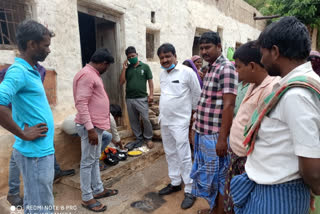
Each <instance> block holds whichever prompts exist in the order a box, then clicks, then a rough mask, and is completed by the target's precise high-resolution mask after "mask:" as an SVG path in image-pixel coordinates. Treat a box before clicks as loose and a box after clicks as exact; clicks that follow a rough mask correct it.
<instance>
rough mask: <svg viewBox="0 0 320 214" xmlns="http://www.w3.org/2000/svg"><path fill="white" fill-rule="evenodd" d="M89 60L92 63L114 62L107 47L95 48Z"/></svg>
mask: <svg viewBox="0 0 320 214" xmlns="http://www.w3.org/2000/svg"><path fill="white" fill-rule="evenodd" d="M90 62H93V63H103V62H107V63H108V64H112V63H114V58H113V56H112V55H111V53H110V52H109V50H108V49H107V48H100V49H97V50H96V51H95V52H94V54H93V55H92V56H91V59H90Z"/></svg>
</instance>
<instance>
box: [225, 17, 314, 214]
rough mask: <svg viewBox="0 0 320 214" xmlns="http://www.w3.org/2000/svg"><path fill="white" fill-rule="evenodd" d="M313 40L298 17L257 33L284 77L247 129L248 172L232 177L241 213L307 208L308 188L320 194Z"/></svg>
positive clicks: (277, 213) (300, 212) (272, 66)
mask: <svg viewBox="0 0 320 214" xmlns="http://www.w3.org/2000/svg"><path fill="white" fill-rule="evenodd" d="M310 43H311V42H310V35H309V32H308V30H307V28H306V26H305V25H304V24H303V23H301V22H300V21H299V20H298V19H296V18H295V17H284V18H282V19H281V20H280V21H278V22H275V23H273V24H271V25H269V26H268V27H267V28H266V29H265V30H264V31H263V32H262V33H261V34H260V36H259V39H258V45H259V46H260V51H261V53H262V58H261V63H262V64H263V65H264V67H265V69H266V70H267V71H268V73H269V75H270V76H280V77H281V78H282V79H281V80H280V82H279V83H277V84H275V85H274V88H273V93H271V94H270V95H269V96H268V97H267V98H266V99H265V101H264V103H263V104H262V105H260V106H259V108H258V109H257V110H256V112H255V113H254V114H253V116H252V118H251V122H250V123H249V124H248V125H247V129H246V130H245V133H244V134H245V136H246V138H245V140H244V145H246V146H247V156H248V158H247V162H246V165H245V171H246V173H245V174H242V175H238V176H235V177H234V178H233V179H232V180H231V195H232V198H233V201H234V204H235V208H234V209H235V213H237V214H238V213H241V214H246V213H248V214H249V213H255V214H270V213H273V214H287V213H290V214H308V213H309V208H310V192H311V191H312V192H314V193H315V194H317V195H319V194H320V140H319V134H320V133H319V132H320V116H319V115H320V99H319V98H320V78H319V76H318V75H317V74H316V73H315V72H314V71H313V70H312V66H311V63H310V62H307V57H308V56H309V53H310ZM310 190H311V191H310Z"/></svg>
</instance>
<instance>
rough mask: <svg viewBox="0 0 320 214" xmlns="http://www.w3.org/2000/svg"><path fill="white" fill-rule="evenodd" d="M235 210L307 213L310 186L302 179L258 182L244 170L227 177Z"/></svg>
mask: <svg viewBox="0 0 320 214" xmlns="http://www.w3.org/2000/svg"><path fill="white" fill-rule="evenodd" d="M230 187H231V195H232V198H233V202H234V211H235V213H236V214H253V213H254V214H271V213H272V214H308V213H309V208H310V189H309V188H308V187H307V186H306V184H305V183H304V182H303V180H302V179H297V180H293V181H289V182H286V183H282V184H274V185H261V184H257V183H255V182H254V181H251V180H250V179H249V178H248V175H247V174H246V173H244V174H242V175H238V176H235V177H234V178H233V179H232V180H231V186H230Z"/></svg>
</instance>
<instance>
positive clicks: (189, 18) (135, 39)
mask: <svg viewBox="0 0 320 214" xmlns="http://www.w3.org/2000/svg"><path fill="white" fill-rule="evenodd" d="M27 2H28V4H29V6H30V10H31V17H32V18H33V19H35V20H37V21H39V22H40V23H42V24H44V25H46V26H47V27H48V28H49V29H51V30H52V31H54V33H55V35H56V36H55V37H54V38H52V40H51V46H50V48H51V54H50V55H49V56H48V58H47V59H46V61H45V62H44V63H42V65H43V66H44V67H45V68H47V69H48V70H52V71H54V72H55V78H56V82H55V83H53V84H56V97H54V95H52V94H51V95H52V97H54V99H55V105H52V110H53V114H54V119H55V125H56V135H55V145H56V154H57V159H58V161H59V162H60V163H61V165H62V167H63V168H65V167H68V166H71V165H75V164H77V163H78V162H79V158H80V147H79V142H78V140H77V139H74V138H71V137H69V136H67V135H65V134H64V133H63V132H62V131H61V130H60V124H61V123H62V121H63V119H64V118H65V117H67V116H68V115H70V114H74V113H75V108H74V102H73V95H72V80H73V77H74V75H75V74H76V73H77V72H78V71H79V70H80V69H81V66H82V65H81V48H80V36H79V25H78V10H79V7H82V8H87V12H88V13H90V14H97V13H99V14H100V15H101V17H103V18H105V19H109V18H111V19H114V20H116V22H117V33H118V38H117V39H118V40H119V44H120V46H119V48H118V50H117V51H118V53H115V54H117V56H118V59H119V60H120V61H121V62H123V61H124V60H125V54H124V50H125V48H126V47H127V46H129V45H133V46H135V47H136V49H137V51H138V53H139V58H140V60H142V61H144V62H146V63H148V64H149V65H150V67H151V69H152V72H153V76H154V85H155V91H156V92H159V91H160V88H159V87H160V83H159V74H160V64H159V60H158V58H157V56H154V57H153V58H151V59H148V60H147V59H146V32H147V31H148V32H155V34H156V39H155V40H156V45H155V48H157V47H158V45H160V44H162V43H164V42H170V43H172V44H173V45H174V46H175V47H176V50H177V56H178V61H179V62H182V61H183V60H185V59H187V58H190V57H191V56H192V45H193V40H194V36H195V34H196V33H197V31H198V30H199V29H202V30H203V29H205V30H213V31H217V29H218V27H219V28H220V29H222V30H223V31H222V32H223V33H222V37H223V44H222V45H223V48H224V52H225V50H226V49H227V48H228V47H235V44H236V42H240V43H245V42H247V41H248V39H251V40H253V39H255V38H257V36H258V35H259V33H260V31H261V30H262V29H263V25H264V22H262V21H260V22H259V23H256V22H254V21H253V20H252V16H253V13H254V12H256V10H255V9H254V8H252V7H251V6H249V5H247V4H246V3H244V2H243V1H242V0H233V1H222V0H174V1H172V0H162V1H158V0H67V1H66V0H32V1H31V0H30V1H27ZM226 2H228V3H226ZM152 11H154V12H155V17H154V18H155V19H154V20H155V21H154V23H152V22H151V12H152ZM258 15H259V14H258ZM16 55H17V50H0V65H4V64H11V63H13V60H14V57H15V56H16ZM121 64H122V63H121ZM118 69H119V72H120V71H121V66H119V68H118ZM51 92H52V91H51ZM125 115H126V114H125ZM126 121H127V120H126ZM0 141H1V145H0V147H1V150H0V161H1V162H0V163H1V167H0V177H1V178H2V179H1V180H0V195H1V194H5V193H6V191H7V178H8V163H9V158H10V154H11V146H12V144H13V141H14V138H13V137H12V136H11V134H9V133H8V132H6V131H5V130H3V129H1V128H0ZM70 151H72V152H71V153H70Z"/></svg>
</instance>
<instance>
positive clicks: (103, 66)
mask: <svg viewBox="0 0 320 214" xmlns="http://www.w3.org/2000/svg"><path fill="white" fill-rule="evenodd" d="M112 63H114V58H113V57H112V55H111V54H110V52H109V51H108V50H107V49H98V50H97V51H96V52H95V53H94V54H93V55H92V57H91V59H90V62H89V64H87V65H86V66H85V67H84V68H83V69H81V70H80V71H79V72H78V73H77V74H76V76H75V77H74V79H73V97H74V102H75V106H76V109H77V111H78V113H77V115H76V118H75V122H76V127H77V132H78V135H79V136H80V137H81V163H80V185H81V191H82V206H83V207H85V208H87V209H88V210H91V211H94V212H103V211H105V210H106V209H107V207H106V206H105V205H102V204H101V203H100V202H99V201H97V200H96V199H99V198H104V197H108V196H112V195H116V194H117V193H118V190H110V189H104V187H103V183H102V181H101V177H100V169H99V157H100V150H101V141H102V132H103V131H104V130H108V129H110V117H109V113H110V112H109V107H110V104H109V98H108V95H107V93H106V91H105V90H104V86H103V82H102V79H101V77H100V75H101V74H103V73H104V72H106V70H107V69H108V67H109V66H110V64H112Z"/></svg>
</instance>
